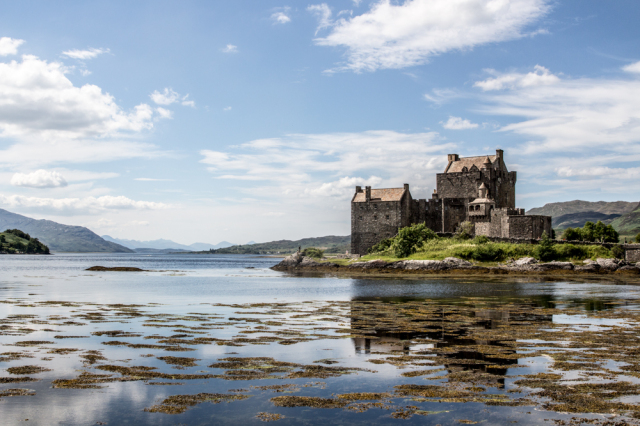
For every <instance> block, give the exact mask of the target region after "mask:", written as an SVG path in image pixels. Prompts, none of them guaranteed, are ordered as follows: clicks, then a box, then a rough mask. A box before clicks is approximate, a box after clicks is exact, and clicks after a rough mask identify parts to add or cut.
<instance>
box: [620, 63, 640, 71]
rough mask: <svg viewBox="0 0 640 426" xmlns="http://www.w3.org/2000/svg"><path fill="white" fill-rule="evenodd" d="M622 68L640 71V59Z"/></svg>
mask: <svg viewBox="0 0 640 426" xmlns="http://www.w3.org/2000/svg"><path fill="white" fill-rule="evenodd" d="M622 69H623V70H624V71H626V72H632V73H640V61H638V62H634V63H633V64H629V65H627V66H624V67H622Z"/></svg>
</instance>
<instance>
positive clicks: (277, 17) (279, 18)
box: [271, 8, 291, 24]
mask: <svg viewBox="0 0 640 426" xmlns="http://www.w3.org/2000/svg"><path fill="white" fill-rule="evenodd" d="M288 10H289V8H285V11H284V12H275V13H272V14H271V20H273V23H274V24H286V23H288V22H291V18H290V17H289V15H287V13H286V12H287V11H288Z"/></svg>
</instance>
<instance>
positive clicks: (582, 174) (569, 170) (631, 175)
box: [556, 166, 640, 180]
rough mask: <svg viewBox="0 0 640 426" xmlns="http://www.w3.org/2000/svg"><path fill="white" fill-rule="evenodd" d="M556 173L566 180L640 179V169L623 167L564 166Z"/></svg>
mask: <svg viewBox="0 0 640 426" xmlns="http://www.w3.org/2000/svg"><path fill="white" fill-rule="evenodd" d="M556 173H557V175H558V176H559V177H565V178H571V177H576V178H582V179H593V178H600V177H605V178H608V179H620V180H623V179H638V177H640V167H629V168H621V167H606V166H599V167H583V168H580V167H571V166H564V167H558V168H557V169H556Z"/></svg>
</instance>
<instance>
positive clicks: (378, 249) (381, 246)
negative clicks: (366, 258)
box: [368, 238, 393, 254]
mask: <svg viewBox="0 0 640 426" xmlns="http://www.w3.org/2000/svg"><path fill="white" fill-rule="evenodd" d="M391 244H393V238H385V239H384V240H382V241H380V242H379V243H378V244H376V245H375V246H373V247H371V248H370V249H369V250H368V253H369V254H371V253H382V252H385V251H387V250H388V249H389V247H391Z"/></svg>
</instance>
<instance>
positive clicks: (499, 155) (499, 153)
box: [496, 149, 504, 160]
mask: <svg viewBox="0 0 640 426" xmlns="http://www.w3.org/2000/svg"><path fill="white" fill-rule="evenodd" d="M503 156H504V151H503V150H501V149H496V158H497V159H500V160H503V158H502V157H503Z"/></svg>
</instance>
